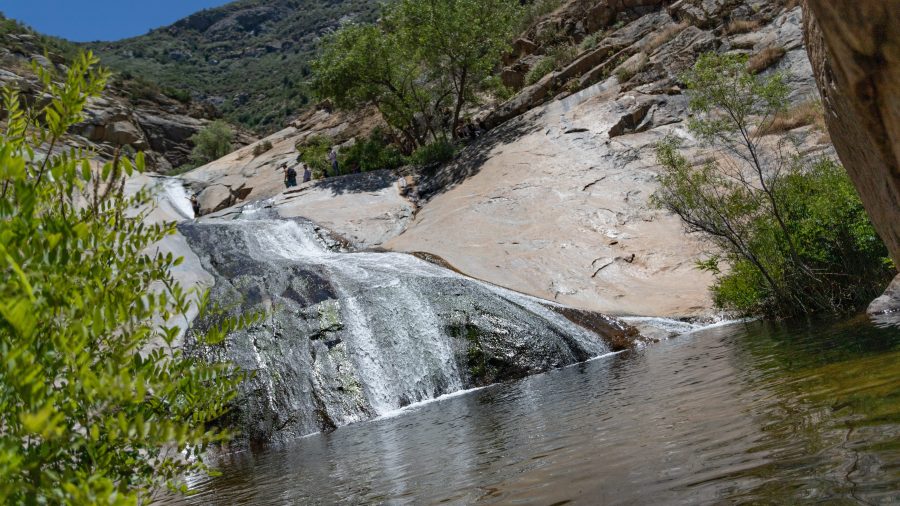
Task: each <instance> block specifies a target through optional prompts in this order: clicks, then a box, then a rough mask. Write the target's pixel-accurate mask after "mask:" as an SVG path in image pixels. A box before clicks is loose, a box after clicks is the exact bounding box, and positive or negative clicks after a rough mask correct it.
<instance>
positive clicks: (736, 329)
mask: <svg viewBox="0 0 900 506" xmlns="http://www.w3.org/2000/svg"><path fill="white" fill-rule="evenodd" d="M215 466H216V467H217V468H218V469H219V470H220V471H221V473H222V474H221V476H218V477H215V478H204V479H202V480H199V479H198V480H193V481H192V482H191V487H192V489H193V490H194V491H195V492H196V495H195V496H193V497H190V498H188V499H178V500H177V501H175V502H184V503H189V504H222V505H225V504H229V505H230V504H263V505H265V504H273V505H274V504H278V505H281V504H330V503H353V504H357V503H388V504H406V503H409V504H435V503H451V504H461V503H473V502H477V503H483V504H501V503H502V504H543V505H550V504H565V503H574V504H661V503H666V504H677V503H689V504H697V503H718V502H725V503H734V502H742V503H743V502H753V503H802V502H822V501H825V502H829V503H838V504H890V503H900V330H898V329H896V328H895V329H878V328H875V327H873V326H871V325H869V324H868V323H867V322H866V321H865V320H863V319H860V320H856V321H851V322H842V323H822V324H809V323H804V324H773V323H765V322H751V323H741V324H735V325H731V326H724V327H718V328H711V329H707V330H701V331H698V332H694V333H692V334H689V335H685V336H681V337H678V338H675V339H671V340H668V341H665V342H662V343H659V344H656V345H653V346H651V347H649V348H647V349H645V350H642V351H637V352H629V353H624V354H619V355H615V356H611V357H605V358H601V359H598V360H595V361H592V362H589V363H586V364H581V365H578V366H574V367H570V368H567V369H563V370H558V371H554V372H551V373H548V374H543V375H540V376H535V377H531V378H528V379H525V380H522V381H518V382H515V383H509V384H501V385H495V386H492V387H488V388H485V389H481V390H477V391H473V392H469V393H465V394H462V395H456V396H453V397H450V398H446V399H442V400H439V401H437V402H432V403H427V404H423V405H419V406H413V407H411V408H408V409H406V410H404V411H403V412H401V413H398V414H397V415H395V416H391V417H388V418H382V419H379V420H375V421H371V422H366V423H360V424H357V425H352V426H348V427H343V428H340V429H338V430H337V431H335V432H333V433H331V434H321V435H314V436H310V437H306V438H303V439H301V440H298V441H296V442H294V443H291V444H289V445H284V446H280V447H278V448H270V449H267V450H264V451H257V452H245V453H238V454H233V455H229V456H226V457H222V458H220V459H219V460H218V461H217V462H215Z"/></svg>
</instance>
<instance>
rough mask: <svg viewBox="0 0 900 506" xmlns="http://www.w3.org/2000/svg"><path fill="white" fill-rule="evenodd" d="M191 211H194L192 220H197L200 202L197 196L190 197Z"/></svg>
mask: <svg viewBox="0 0 900 506" xmlns="http://www.w3.org/2000/svg"><path fill="white" fill-rule="evenodd" d="M191 209H193V210H194V218H198V217H199V216H200V201H199V200H198V199H197V194H196V193H195V194H193V195H191Z"/></svg>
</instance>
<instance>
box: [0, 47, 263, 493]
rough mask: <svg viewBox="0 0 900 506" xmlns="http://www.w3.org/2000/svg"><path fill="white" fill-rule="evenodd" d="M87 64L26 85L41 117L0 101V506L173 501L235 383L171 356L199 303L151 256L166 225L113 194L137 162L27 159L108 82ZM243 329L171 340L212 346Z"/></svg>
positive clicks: (198, 468)
mask: <svg viewBox="0 0 900 506" xmlns="http://www.w3.org/2000/svg"><path fill="white" fill-rule="evenodd" d="M96 63H97V61H96V59H94V58H93V57H92V56H91V55H90V54H87V55H83V56H81V57H78V58H76V59H75V60H74V61H73V62H72V63H71V65H70V70H69V71H68V75H67V76H65V77H64V79H62V80H60V79H57V78H56V77H54V76H50V75H49V74H47V73H46V72H45V71H42V70H40V71H39V74H40V79H41V82H42V83H43V85H44V89H43V93H44V95H45V96H47V97H50V98H52V100H47V101H46V102H45V104H46V105H44V106H43V107H40V108H36V110H29V109H25V108H23V107H21V105H20V102H19V98H18V95H17V93H15V92H14V91H11V90H9V89H6V90H5V91H4V94H3V99H4V100H3V104H2V107H0V117H3V118H5V123H6V124H5V125H4V128H2V129H0V350H2V351H0V355H2V360H0V503H2V504H145V503H150V502H152V497H153V494H154V492H157V491H158V490H159V489H160V488H161V487H164V486H166V485H168V486H169V487H170V488H171V489H173V490H176V489H177V490H184V488H182V487H183V486H184V484H183V479H184V476H186V475H187V474H193V473H197V472H202V471H205V469H206V468H205V466H204V464H203V457H204V453H205V452H206V451H207V449H208V448H210V445H214V444H217V443H219V442H222V441H225V440H226V439H227V437H228V434H226V433H224V432H219V431H217V430H215V429H210V428H208V426H207V424H208V423H210V422H212V421H214V420H216V419H218V418H220V417H221V416H223V415H224V414H225V413H226V411H227V404H228V403H229V402H230V400H231V399H233V398H234V396H235V388H236V386H237V385H238V383H239V382H240V381H241V378H240V377H239V376H238V375H237V372H236V369H235V368H233V367H232V366H231V365H229V364H209V363H206V362H204V361H200V360H195V359H192V358H189V357H186V356H185V355H183V354H182V352H181V350H180V346H179V345H178V344H177V340H178V339H179V336H180V334H181V329H179V328H178V326H177V324H176V323H175V322H179V321H184V318H185V317H186V315H187V314H188V313H189V312H190V311H192V308H193V307H195V306H197V305H199V306H200V307H201V310H202V306H203V305H204V304H203V302H202V301H205V300H207V298H206V297H205V296H202V295H200V294H195V293H194V292H191V291H187V290H185V289H184V288H182V287H181V286H180V285H179V284H178V282H177V280H175V279H174V278H173V277H172V274H171V272H172V269H174V268H175V267H176V266H178V265H179V264H180V263H181V261H182V259H181V258H175V257H173V255H172V254H171V253H161V252H159V250H158V248H157V247H156V245H157V244H158V243H159V241H160V240H162V239H163V238H164V237H166V236H167V235H170V234H172V233H174V230H175V226H174V224H171V223H166V224H162V223H156V224H153V223H148V222H146V221H145V219H146V218H147V216H148V214H149V213H150V211H151V210H152V208H153V203H154V198H153V195H152V194H151V193H150V192H149V191H148V190H146V189H145V190H141V191H139V192H137V193H136V194H134V195H131V196H129V195H125V194H123V192H122V191H121V190H120V189H121V188H122V187H123V186H124V185H125V181H126V180H127V179H128V178H129V177H130V176H131V175H132V174H133V173H134V172H135V171H142V170H143V166H144V164H143V156H141V155H140V154H138V155H137V156H136V157H135V159H134V161H131V160H129V159H127V158H118V159H116V160H114V161H112V162H108V163H106V164H104V165H103V166H102V167H94V166H93V165H92V163H91V161H90V160H89V159H87V158H86V156H87V154H82V152H81V151H79V150H76V149H71V150H69V149H66V150H62V151H59V152H56V153H54V154H51V155H49V156H47V157H46V158H44V157H36V156H35V152H36V151H38V150H39V149H42V148H45V147H46V146H48V145H59V141H60V140H61V139H62V138H63V137H64V136H65V135H66V132H67V131H68V129H69V127H71V126H72V125H73V124H75V123H78V122H79V121H82V120H83V119H84V114H83V109H84V106H85V104H86V102H87V99H89V98H91V97H96V96H99V94H100V93H101V91H102V89H103V86H104V83H105V82H106V79H107V77H108V74H107V73H106V72H104V71H99V70H97V69H96V68H95V67H94V66H95V65H96ZM58 82H61V83H63V84H55V83H58ZM39 119H40V120H39ZM198 297H199V298H198ZM198 301H199V302H198ZM247 323H249V322H248V321H246V320H245V321H243V322H238V321H233V320H224V321H223V322H222V325H221V326H213V328H212V329H211V330H210V331H209V332H208V333H207V334H204V335H199V334H197V333H195V332H193V331H191V332H188V334H187V336H186V339H190V340H192V341H194V340H196V341H197V342H199V343H201V344H205V345H215V344H217V343H221V342H222V340H223V339H224V337H225V335H226V334H227V333H228V332H229V331H230V330H233V329H235V328H238V327H240V326H242V325H245V324H247Z"/></svg>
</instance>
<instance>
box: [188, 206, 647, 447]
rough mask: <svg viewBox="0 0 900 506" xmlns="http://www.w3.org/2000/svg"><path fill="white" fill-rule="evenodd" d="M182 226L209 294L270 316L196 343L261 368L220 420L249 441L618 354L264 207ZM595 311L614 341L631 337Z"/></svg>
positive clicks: (594, 339)
mask: <svg viewBox="0 0 900 506" xmlns="http://www.w3.org/2000/svg"><path fill="white" fill-rule="evenodd" d="M254 217H256V218H257V219H252V218H254ZM180 232H181V233H182V234H183V235H184V237H186V238H187V242H188V244H190V246H191V248H192V249H193V251H194V252H196V253H197V255H198V256H199V258H200V260H201V263H202V265H203V267H204V269H205V270H206V271H208V272H209V273H210V274H212V276H213V277H214V278H215V286H214V287H213V288H212V297H213V300H215V301H218V302H219V303H221V304H223V305H224V306H226V307H231V311H241V312H244V313H247V312H255V311H266V312H268V316H267V317H266V318H265V319H264V321H262V322H261V323H259V324H257V325H255V326H253V327H251V328H249V329H246V330H244V331H240V332H237V333H234V334H232V335H231V336H229V338H228V340H227V342H226V344H225V345H224V348H217V349H212V350H210V349H204V350H199V349H193V352H195V353H201V354H204V355H206V356H218V357H222V358H227V359H228V360H231V361H233V362H234V363H236V364H237V365H238V366H239V367H240V368H242V369H244V370H246V371H248V372H252V373H253V375H252V376H251V378H250V379H249V381H247V382H245V384H244V386H243V387H242V389H241V395H240V398H239V399H238V400H237V401H236V402H235V410H234V411H233V413H232V415H231V417H230V419H229V420H224V421H223V423H224V424H228V425H231V426H236V427H239V428H241V431H242V436H243V438H245V439H246V440H247V441H250V442H253V441H257V442H265V441H272V440H284V439H289V438H292V437H296V436H300V435H304V434H309V433H313V432H316V431H320V430H329V429H333V428H335V427H337V426H340V425H344V424H347V423H352V422H355V421H360V420H365V419H368V418H372V417H376V416H381V415H385V414H387V413H390V412H391V411H393V410H396V409H398V408H400V407H403V406H405V405H408V404H410V403H414V402H418V401H423V400H427V399H432V398H435V397H437V396H440V395H443V394H448V393H452V392H455V391H458V390H462V389H466V388H472V387H476V386H481V385H485V384H489V383H493V382H496V381H504V380H509V379H514V378H520V377H523V376H525V375H528V374H533V373H538V372H542V371H546V370H548V369H552V368H557V367H562V366H565V365H569V364H573V363H576V362H579V361H584V360H586V359H588V358H591V357H594V356H597V355H600V354H602V353H605V352H607V351H608V350H609V347H608V346H607V344H605V342H604V340H603V339H602V337H601V336H599V335H597V334H595V333H594V332H591V331H588V330H586V329H584V328H583V327H580V326H578V325H575V324H574V323H572V322H571V321H570V320H569V319H567V318H566V317H564V316H562V314H560V313H559V312H558V311H557V310H554V309H553V308H554V305H553V304H552V303H548V302H545V301H540V300H538V299H534V298H531V297H528V296H524V295H520V294H517V293H514V292H510V291H508V290H504V289H501V288H497V287H494V286H491V285H487V284H484V283H480V282H477V281H473V280H471V279H468V278H465V277H463V276H461V275H458V274H456V273H454V272H452V271H450V270H447V269H444V268H441V267H438V266H436V265H433V264H430V263H427V262H424V261H422V260H419V259H417V258H415V257H413V256H410V255H404V254H398V253H336V252H334V251H333V250H334V249H336V248H337V247H338V245H337V243H335V242H334V241H333V240H331V239H329V238H328V236H327V235H325V234H324V233H322V232H321V230H319V229H318V227H317V226H315V225H313V224H312V223H310V222H307V221H302V220H301V221H295V220H286V219H278V218H275V217H274V214H270V213H269V212H268V211H266V210H264V209H260V208H256V209H253V208H247V209H245V211H244V213H243V216H242V217H241V219H238V220H209V221H203V222H192V223H183V224H182V225H181V226H180ZM557 309H558V308H557ZM597 318H601V323H602V325H601V327H600V328H602V329H603V331H604V333H605V334H607V336H606V337H610V338H612V337H615V336H622V335H632V336H633V335H634V331H633V330H631V329H629V328H627V327H626V326H623V325H622V324H619V323H617V322H615V321H614V320H611V319H606V318H603V317H597ZM208 323H209V321H207V320H200V321H196V322H195V323H194V325H195V326H197V327H200V328H202V327H203V326H204V325H207V324H208ZM595 323H596V322H595ZM592 328H593V329H595V330H597V329H598V327H597V326H596V325H592Z"/></svg>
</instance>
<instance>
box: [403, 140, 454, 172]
mask: <svg viewBox="0 0 900 506" xmlns="http://www.w3.org/2000/svg"><path fill="white" fill-rule="evenodd" d="M455 155H456V146H455V145H454V144H453V143H452V142H450V141H448V140H446V139H438V140H436V141H434V142H432V143H431V144H426V145H425V146H422V147H421V148H419V149H417V150H415V151H414V152H413V154H412V156H410V161H411V162H412V163H413V164H414V165H419V166H425V165H432V164H437V163H446V162H449V161H450V160H452V159H453V157H454V156H455Z"/></svg>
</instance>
